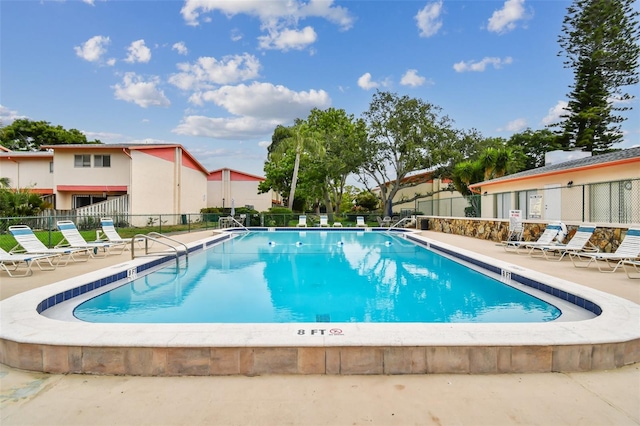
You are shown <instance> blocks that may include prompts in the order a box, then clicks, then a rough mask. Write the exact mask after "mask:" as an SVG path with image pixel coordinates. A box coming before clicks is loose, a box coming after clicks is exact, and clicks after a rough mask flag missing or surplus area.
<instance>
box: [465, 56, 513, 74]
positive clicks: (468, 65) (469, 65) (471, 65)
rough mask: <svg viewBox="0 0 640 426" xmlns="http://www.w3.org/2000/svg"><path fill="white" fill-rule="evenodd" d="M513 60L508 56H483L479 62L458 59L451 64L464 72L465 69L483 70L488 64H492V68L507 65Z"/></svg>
mask: <svg viewBox="0 0 640 426" xmlns="http://www.w3.org/2000/svg"><path fill="white" fill-rule="evenodd" d="M512 62H513V59H512V58H511V57H510V56H507V57H506V58H504V59H500V58H495V57H486V58H483V59H482V60H481V61H480V62H473V61H468V62H464V61H460V62H458V63H456V64H453V69H454V70H456V71H457V72H465V71H477V72H483V71H484V70H485V69H486V68H487V66H488V65H493V68H495V69H500V68H502V66H503V65H508V64H511V63H512Z"/></svg>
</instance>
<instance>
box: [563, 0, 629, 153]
mask: <svg viewBox="0 0 640 426" xmlns="http://www.w3.org/2000/svg"><path fill="white" fill-rule="evenodd" d="M633 3H634V0H574V2H573V4H572V5H571V6H569V7H568V8H567V15H566V16H565V19H564V22H563V25H562V32H563V34H562V35H561V36H560V37H559V43H560V47H561V48H562V51H561V52H560V55H563V54H564V56H566V58H567V59H566V61H565V63H564V64H565V67H566V68H572V69H573V74H574V84H573V85H572V86H571V89H572V90H571V93H569V94H568V98H569V102H568V107H567V114H566V115H563V116H562V118H563V119H564V121H563V122H562V123H559V124H558V125H557V126H559V127H561V135H560V142H561V143H562V145H563V146H564V147H565V148H582V149H583V150H584V151H592V152H593V153H594V154H597V153H603V152H607V151H609V150H610V149H611V147H612V145H613V144H615V143H618V142H621V141H622V138H623V135H622V131H621V123H622V122H623V121H624V120H625V119H626V118H624V117H623V116H622V115H621V114H620V113H621V112H623V111H627V110H629V109H630V107H629V106H628V105H629V101H630V100H632V99H633V98H634V97H635V96H633V95H631V94H629V93H626V92H625V90H624V88H625V86H631V85H634V84H638V81H639V75H638V56H639V54H640V46H639V45H638V36H639V33H640V27H639V26H638V15H639V14H640V13H639V12H638V11H637V10H634V9H633Z"/></svg>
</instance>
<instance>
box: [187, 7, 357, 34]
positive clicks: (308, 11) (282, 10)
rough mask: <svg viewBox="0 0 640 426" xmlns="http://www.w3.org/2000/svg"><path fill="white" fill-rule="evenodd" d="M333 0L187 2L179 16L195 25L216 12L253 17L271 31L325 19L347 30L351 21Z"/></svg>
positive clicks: (346, 12) (345, 10)
mask: <svg viewBox="0 0 640 426" xmlns="http://www.w3.org/2000/svg"><path fill="white" fill-rule="evenodd" d="M333 3H334V2H333V0H309V1H306V2H303V1H299V0H290V1H263V0H244V1H228V0H208V1H202V0H186V1H185V3H184V6H183V7H182V9H181V11H180V13H182V17H183V18H184V20H185V21H186V22H187V24H188V25H198V24H199V23H198V19H199V18H200V15H201V14H206V13H209V12H216V11H219V12H220V13H222V14H224V15H226V16H227V17H233V16H235V15H239V14H246V15H249V16H255V17H258V18H259V19H260V22H261V23H262V27H263V29H264V28H273V25H277V24H278V23H282V22H289V23H297V22H298V21H299V20H301V19H305V18H324V19H326V20H328V21H329V22H332V23H334V24H337V25H339V26H340V27H341V28H342V29H345V30H347V29H349V28H351V26H352V25H353V18H352V17H351V16H350V14H349V11H348V10H347V9H345V8H344V7H341V6H334V5H333Z"/></svg>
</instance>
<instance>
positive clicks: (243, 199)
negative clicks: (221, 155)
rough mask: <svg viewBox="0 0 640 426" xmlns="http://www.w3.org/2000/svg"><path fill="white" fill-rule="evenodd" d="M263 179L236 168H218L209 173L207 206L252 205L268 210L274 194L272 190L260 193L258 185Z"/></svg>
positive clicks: (261, 209) (257, 208) (258, 209)
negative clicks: (232, 202)
mask: <svg viewBox="0 0 640 426" xmlns="http://www.w3.org/2000/svg"><path fill="white" fill-rule="evenodd" d="M261 181H262V180H261V179H259V178H258V177H253V176H250V175H246V174H243V173H238V172H236V171H234V170H229V169H222V170H216V171H214V172H212V173H211V174H210V175H209V180H208V182H207V207H231V200H232V199H233V200H234V205H235V207H244V206H246V205H251V206H253V208H254V209H255V210H257V211H266V210H268V209H269V208H270V207H271V203H272V200H273V199H274V195H273V192H272V191H269V192H268V193H265V194H258V185H259V184H260V182H261Z"/></svg>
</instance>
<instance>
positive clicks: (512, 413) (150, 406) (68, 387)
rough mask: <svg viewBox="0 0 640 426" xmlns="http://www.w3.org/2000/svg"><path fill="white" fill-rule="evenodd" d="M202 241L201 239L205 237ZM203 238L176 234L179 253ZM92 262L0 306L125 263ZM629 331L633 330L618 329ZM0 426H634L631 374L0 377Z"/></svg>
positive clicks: (487, 247)
mask: <svg viewBox="0 0 640 426" xmlns="http://www.w3.org/2000/svg"><path fill="white" fill-rule="evenodd" d="M206 235H210V231H209V232H207V233H206ZM423 235H425V236H428V237H429V238H433V239H435V240H438V241H442V242H445V243H448V244H452V245H456V246H459V247H463V248H465V249H467V250H471V251H476V252H478V253H482V254H484V255H489V256H492V257H495V258H497V259H501V260H504V261H507V262H511V263H513V264H516V265H519V266H521V267H525V268H529V269H532V270H537V271H540V272H544V273H546V274H549V275H554V276H557V277H559V278H563V279H567V280H570V281H573V282H576V283H579V284H582V285H585V286H588V287H591V288H595V289H598V290H601V291H605V292H608V293H612V294H615V295H617V296H620V297H623V298H626V299H628V300H631V301H633V302H635V303H640V280H631V279H629V278H627V276H626V274H624V272H622V271H620V272H616V273H613V274H603V273H600V272H598V271H597V269H595V268H593V269H591V268H590V269H576V268H575V267H573V265H572V264H571V262H569V261H563V262H549V261H545V260H542V259H531V258H529V257H528V256H521V255H517V254H513V253H506V252H505V251H504V250H503V249H502V248H500V247H497V246H496V245H495V243H493V242H489V241H483V240H477V239H471V238H465V237H460V236H456V235H447V234H442V233H436V232H430V231H423ZM202 236H203V233H193V234H183V235H180V236H179V238H180V239H181V240H182V241H184V242H189V241H194V240H197V239H199V238H201V237H202ZM127 256H128V255H127V254H123V255H119V256H110V257H108V258H106V259H92V260H91V261H90V262H87V263H81V264H74V265H70V266H68V267H65V268H59V269H57V270H56V271H49V272H42V271H36V272H35V273H34V275H33V276H32V277H31V278H26V279H10V278H7V276H6V274H5V275H2V276H0V298H1V299H5V298H7V297H10V296H12V295H14V294H17V293H20V292H22V291H26V290H29V289H31V288H36V287H41V286H43V285H47V284H49V283H52V282H57V281H60V280H62V279H66V278H68V277H69V276H76V275H80V274H83V273H86V272H89V271H92V270H95V269H99V268H103V267H108V266H110V265H113V264H116V263H120V262H123V261H124V260H127V259H128V257H127ZM629 326H630V327H640V324H629ZM0 379H1V380H0V421H1V422H2V424H3V425H31V424H33V425H35V424H38V425H42V424H48V425H54V424H56V425H57V424H60V425H62V424H64V425H88V424H91V425H98V424H109V425H114V424H119V425H134V424H135V425H138V424H153V425H158V424H163V425H165V424H166V425H173V424H221V425H228V424H252V425H256V424H261V425H284V424H294V425H307V424H309V425H343V424H344V425H360V424H379V425H407V424H443V425H446V424H465V425H467V424H474V425H480V424H483V425H484V424H486V425H503V424H504V425H506V424H541V425H546V424H554V425H561V424H568V425H573V424H586V425H627V424H628V425H638V424H640V365H639V364H635V365H630V366H626V367H623V368H620V369H616V370H611V371H593V372H588V373H570V374H560V373H547V374H509V375H397V376H257V377H244V376H228V377H128V376H85V375H50V374H43V373H32V372H25V371H20V370H16V369H11V368H8V367H6V366H0Z"/></svg>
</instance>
